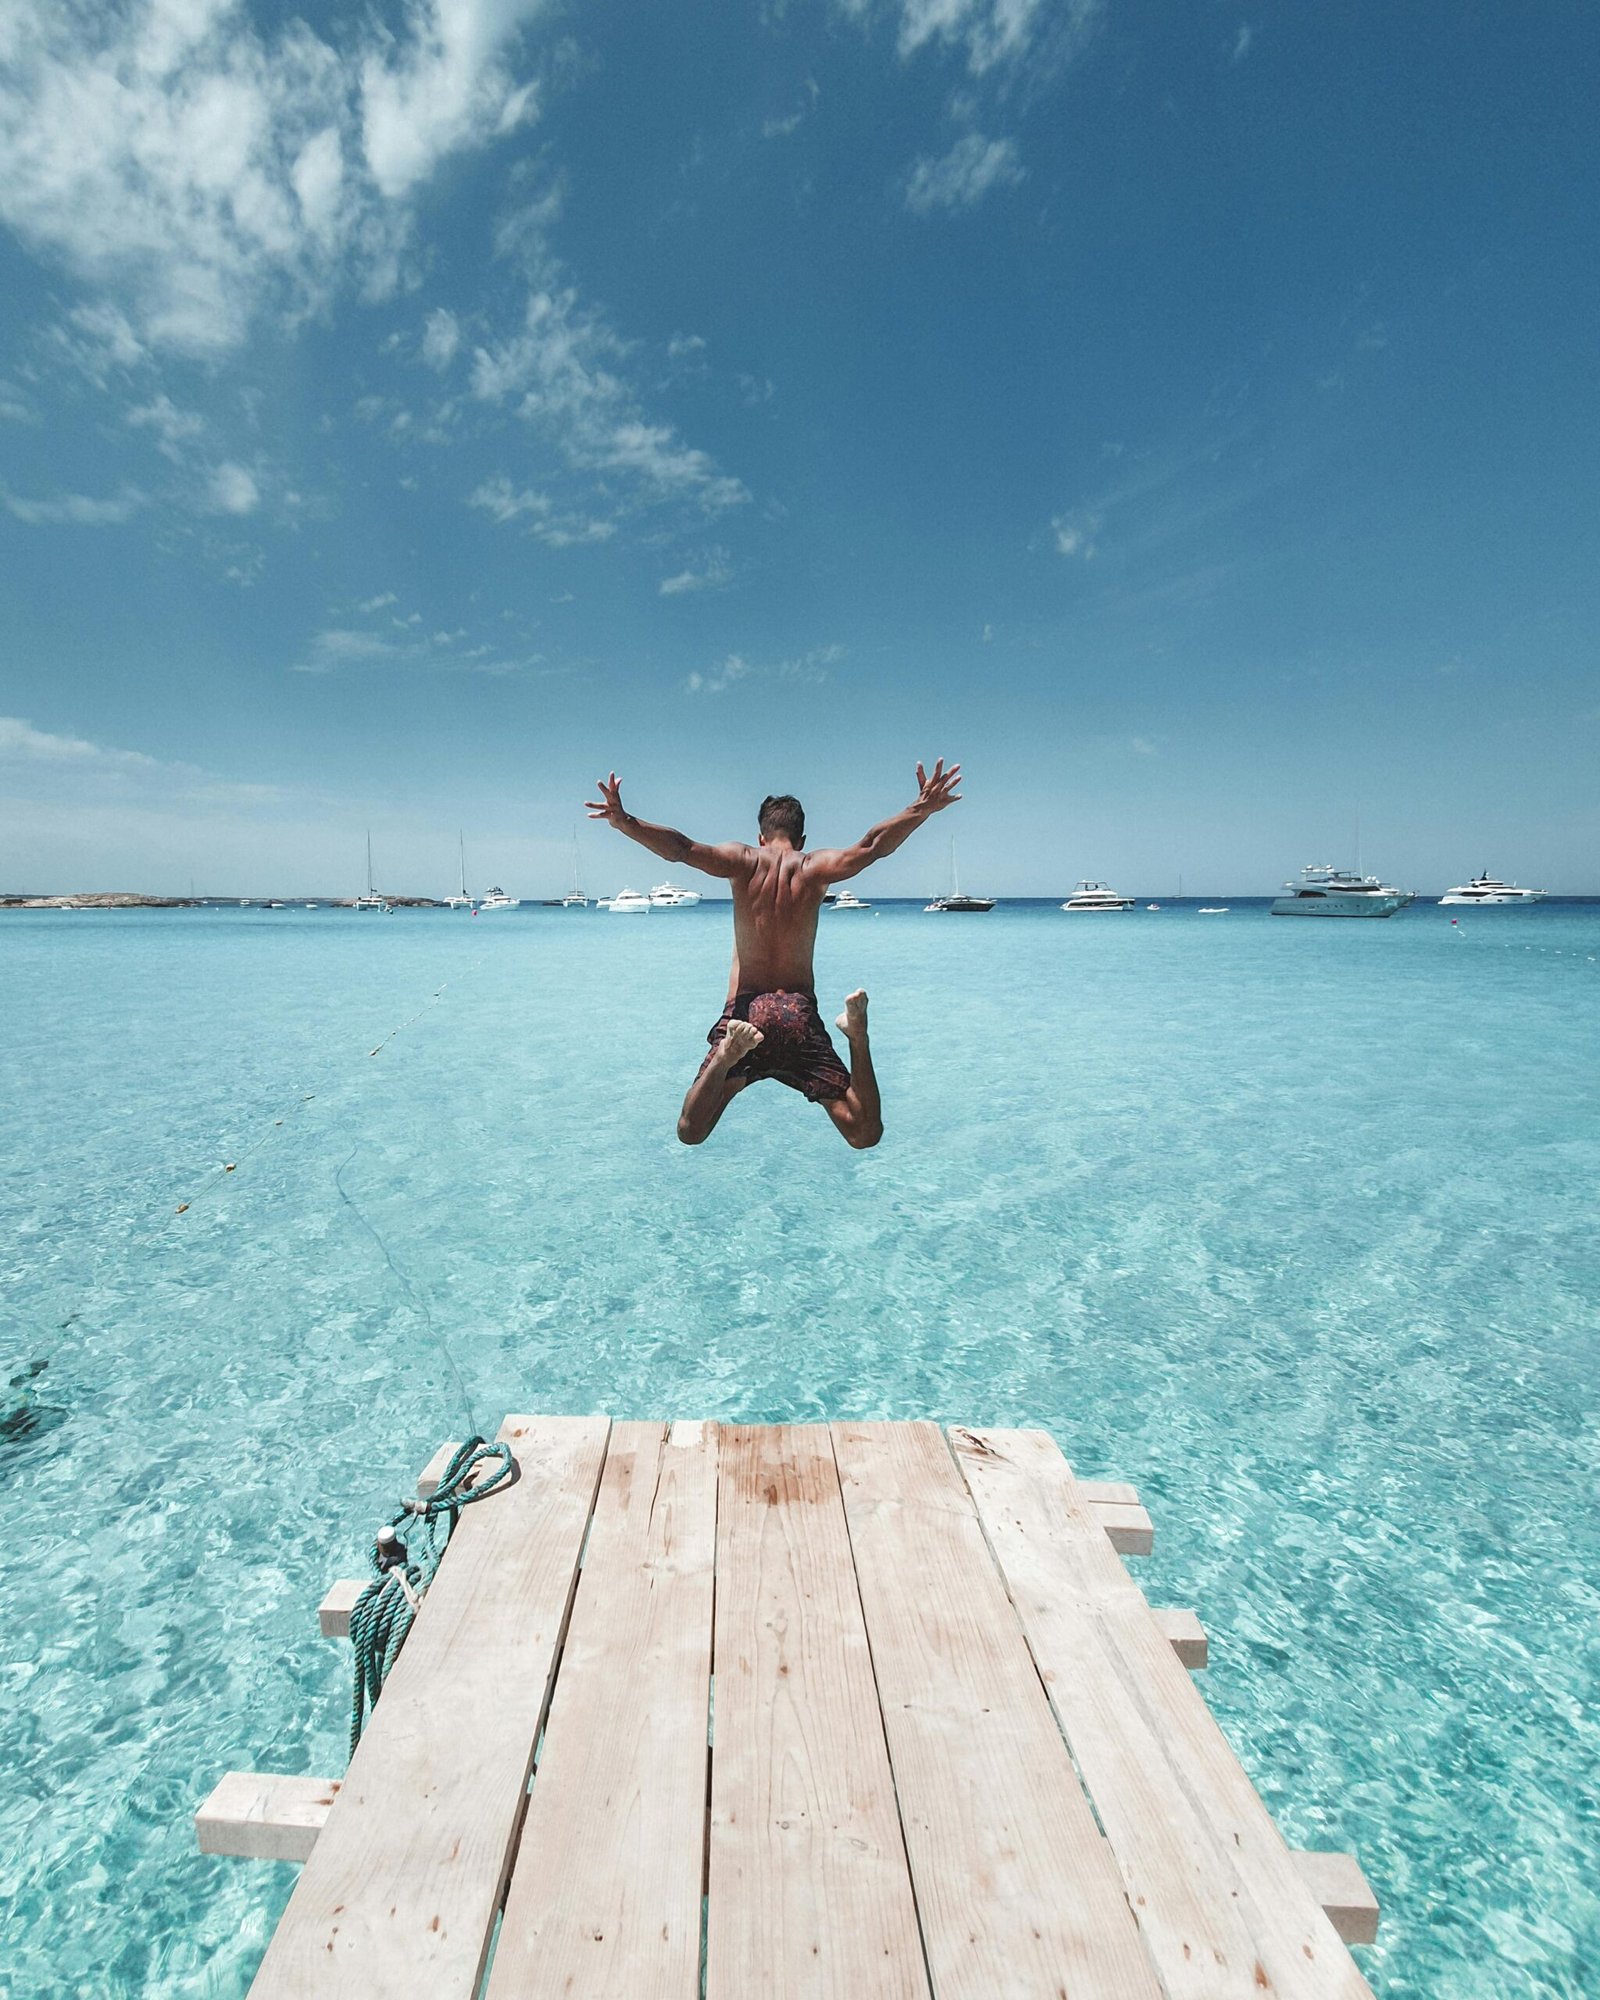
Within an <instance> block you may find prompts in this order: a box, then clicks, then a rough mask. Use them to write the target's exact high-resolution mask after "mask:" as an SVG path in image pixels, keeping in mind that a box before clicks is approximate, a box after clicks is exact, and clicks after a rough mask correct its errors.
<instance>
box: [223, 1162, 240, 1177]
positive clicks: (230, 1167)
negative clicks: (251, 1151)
mask: <svg viewBox="0 0 1600 2000" xmlns="http://www.w3.org/2000/svg"><path fill="white" fill-rule="evenodd" d="M238 1170H239V1163H238V1161H237V1160H230V1161H229V1162H228V1164H227V1165H226V1166H225V1167H224V1168H223V1170H222V1171H223V1172H224V1173H225V1174H233V1173H237V1172H238Z"/></svg>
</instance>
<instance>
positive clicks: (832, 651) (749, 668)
mask: <svg viewBox="0 0 1600 2000" xmlns="http://www.w3.org/2000/svg"><path fill="white" fill-rule="evenodd" d="M843 658H844V648H843V646H840V645H838V644H831V645H827V646H815V647H813V648H812V650H811V651H810V652H809V653H801V654H799V655H798V656H797V657H796V658H794V659H789V660H777V661H774V662H773V663H772V664H771V665H770V666H758V665H756V664H755V663H754V662H752V661H750V660H747V659H745V657H744V656H743V654H741V653H729V654H728V655H727V656H726V658H725V659H724V660H723V661H722V662H721V664H720V665H718V666H715V667H712V668H709V669H708V670H707V671H706V672H705V673H692V674H690V675H689V677H688V679H687V680H686V681H685V682H684V684H683V685H684V691H685V692H686V693H688V694H725V693H726V692H727V690H728V689H729V688H731V687H734V686H736V685H737V684H738V683H739V682H740V681H747V680H785V681H810V682H813V683H819V682H822V681H825V680H827V678H828V669H829V668H830V667H832V666H834V665H835V664H836V663H837V662H838V661H840V660H842V659H843Z"/></svg>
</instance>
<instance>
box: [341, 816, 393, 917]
mask: <svg viewBox="0 0 1600 2000" xmlns="http://www.w3.org/2000/svg"><path fill="white" fill-rule="evenodd" d="M350 907H351V909H353V910H386V909H388V907H389V902H388V898H387V897H385V896H380V895H379V894H378V893H377V891H376V890H375V889H374V888H373V886H372V829H371V828H370V827H369V828H368V829H367V893H366V894H365V895H364V896H357V898H356V899H355V901H354V902H353V903H352V904H351V905H350Z"/></svg>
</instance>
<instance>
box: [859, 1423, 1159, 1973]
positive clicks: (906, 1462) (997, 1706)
mask: <svg viewBox="0 0 1600 2000" xmlns="http://www.w3.org/2000/svg"><path fill="white" fill-rule="evenodd" d="M833 1441H834V1451H835V1455H836V1457H837V1460H838V1466H839V1475H840V1483H841V1487H842V1490H843V1494H844V1505H845V1514H846V1517H847V1519H848V1521H849V1525H850V1540H851V1545H852V1548H853V1551H854V1555H855V1564H856V1575H857V1579H858V1581H859V1584H860V1589H861V1601H862V1606H863V1609H864V1611H865V1615H866V1623H867V1631H868V1634H869V1637H870V1640H871V1645H872V1659H873V1665H874V1668H875V1671H876V1675H877V1683H878V1694H879V1699H880V1702H881V1704H882V1711H883V1718H884V1725H885V1730H886V1733H887V1737H888V1743H889V1755H890V1759H891V1761H892V1764H893V1768H894V1780H895V1787H896V1791H897V1793H898V1796H899V1801H900V1814H901V1820H902V1822H903V1825H904V1828H905V1837H906V1849H907V1853H908V1855H909V1857H910V1862H911V1876H912V1883H913V1886H914V1889H915V1892H916V1897H917V1909H918V1912H919V1915H920V1917H921V1923H922V1936H923V1942H924V1946H925V1948H926V1951H927V1959H928V1969H929V1972H930V1974H931V1977H932V1983H933V1989H934V1992H935V1993H936V1994H937V1996H938V2000H1039V1996H1041V1995H1048V1996H1052V2000H1053V1996H1055V1995H1058V1994H1060V1993H1063V1992H1065V1993H1067V1994H1069V1995H1071V1996H1072V2000H1099V1996H1109V1995H1116V1996H1119V2000H1132V1996H1140V2000H1154V1996H1156V1995H1158V1994H1160V1992H1161V1990H1162V1989H1161V1987H1160V1985H1159V1984H1158V1982H1157V1979H1156V1976H1155V1973H1154V1971H1153V1970H1152V1967H1151V1963H1150V1960H1149V1958H1148V1957H1147V1955H1146V1952H1145V1948H1144V1945H1143V1943H1142V1941H1141V1938H1140V1934H1139V1931H1138V1928H1137V1926H1136V1925H1135V1923H1134V1919H1133V1915H1132V1912H1131V1911H1130V1910H1129V1907H1128V1904H1127V1901H1126V1900H1125V1898H1124V1895H1123V1889H1122V1882H1121V1879H1120V1877H1119V1875H1118V1872H1117V1866H1116V1862H1115V1859H1114V1858H1113V1856H1112V1854H1111V1851H1110V1848H1109V1847H1108V1846H1107V1844H1106V1842H1105V1841H1104V1840H1103V1839H1102V1837H1101V1835H1100V1831H1099V1829H1098V1827H1097V1826H1096V1825H1095V1821H1094V1816H1093V1814H1092V1813H1091V1812H1090V1810H1089V1806H1088V1802H1087V1801H1086V1800H1085V1798H1084V1796H1083V1792H1082V1790H1081V1789H1080V1787H1079V1784H1078V1780H1077V1777H1076V1774H1075V1773H1074V1771H1073V1768H1072V1762H1071V1759H1070V1758H1069V1757H1068V1755H1067V1750H1066V1745H1065V1744H1064V1743H1063V1741H1062V1738H1061V1733H1060V1731H1059V1729H1058V1728H1057V1727H1056V1724H1055V1720H1054V1718H1053V1717H1052V1715H1051V1712H1050V1706H1049V1703H1048V1702H1047V1700H1046V1699H1045V1694H1044V1690H1043V1689H1042V1687H1041V1686H1040V1684H1039V1677H1038V1675H1037V1673H1036V1672H1035V1671H1034V1666H1033V1661H1032V1659H1031V1658H1030V1656H1029V1653H1028V1648H1027V1643H1026V1641H1025V1640H1024V1638H1023V1635H1022V1631H1021V1628H1020V1626H1019V1625H1018V1623H1017V1619H1016V1616H1015V1614H1014V1612H1013V1611H1012V1609H1011V1606H1010V1604H1009V1602H1008V1601H1007V1598H1006V1593H1005V1588H1004V1586H1003V1585H1002V1583H1001V1580H1000V1576H999V1572H998V1571H997V1569H996V1568H995V1564H994V1560H993V1558H992V1557H991V1555H990V1553H989V1550H988V1547H987V1545H986V1544H985V1542H984V1538H983V1532H982V1530H981V1528H980V1527H979V1524H978V1519H977V1516H976V1514H975V1512H974V1510H973V1506H972V1501H971V1498H970V1497H969V1495H968V1493H967V1490H966V1487H965V1485H964V1484H963V1482H962V1478H961V1475H960V1472H959V1471H958V1470H957V1468H956V1465H955V1462H954V1460H953V1459H952V1458H951V1455H950V1452H949V1450H948V1449H947V1447H946V1445H945V1441H944V1438H943V1436H942V1435H941V1433H940V1432H939V1430H938V1427H937V1426H936V1425H934V1424H928V1423H916V1424H835V1425H834V1426H833ZM1097 1539H1098V1540H1099V1541H1100V1543H1101V1546H1102V1547H1103V1548H1105V1552H1106V1556H1107V1558H1108V1560H1111V1559H1113V1558H1112V1557H1111V1551H1110V1549H1109V1548H1108V1547H1106V1545H1105V1542H1104V1538H1103V1537H1097Z"/></svg>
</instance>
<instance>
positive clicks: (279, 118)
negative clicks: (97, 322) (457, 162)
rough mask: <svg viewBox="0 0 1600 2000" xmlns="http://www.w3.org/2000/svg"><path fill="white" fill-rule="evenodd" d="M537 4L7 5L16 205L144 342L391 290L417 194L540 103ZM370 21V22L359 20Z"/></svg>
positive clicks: (4, 196) (8, 176) (206, 341)
mask: <svg viewBox="0 0 1600 2000" xmlns="http://www.w3.org/2000/svg"><path fill="white" fill-rule="evenodd" d="M541 6H542V0H411V4H410V5H408V6H407V8H406V9H405V10H404V14H403V17H402V19H403V26H402V27H401V28H400V29H399V30H398V32H396V31H392V30H390V29H389V28H387V27H381V26H379V25H378V23H377V21H376V18H375V17H374V18H372V19H362V20H361V21H360V24H359V25H358V26H356V27H354V28H351V29H349V30H347V31H346V32H345V33H344V35H343V36H342V37H341V38H340V39H338V40H336V41H335V40H324V39H323V38H322V37H321V36H319V35H318V34H317V33H315V32H314V31H313V30H312V29H311V28H309V27H307V26H306V25H305V23H304V21H302V20H299V19H295V18H292V17H291V18H290V19H289V20H288V22H287V24H286V25H285V26H283V27H282V28H281V29H279V30H278V31H276V32H274V33H268V32H263V31H261V30H259V29H258V28H257V27H256V25H255V24H254V23H253V22H252V20H251V17H250V15H249V13H248V12H247V11H246V9H245V7H244V6H243V5H242V4H239V0H159V3H158V4H128V5H123V6H121V7H116V8H113V7H110V6H108V7H104V8H89V7H80V6H63V5H61V4H60V0H10V3H9V6H8V8H7V15H6V26H5V32H4V54H5V57H6V65H5V69H4V71H3V72H0V220H4V221H5V222H6V223H7V224H9V225H10V227H11V228H13V229H14V230H15V231H16V232H17V233H18V234H19V235H20V236H22V237H23V238H24V240H25V241H27V242H28V243H30V244H32V245H33V246H35V247H36V248H38V249H40V250H42V251H44V252H45V253H46V254H48V255H50V256H52V257H53V258H55V259H56V260H57V261H59V262H60V263H61V264H63V265H65V266H66V267H67V268H68V269H69V270H71V271H72V272H74V273H75V274H76V275H77V276H79V277H80V278H82V279H84V280H85V281H86V282H88V283H89V284H91V285H93V286H95V287H96V288H97V289H98V291H99V292H100V293H101V294H102V297H103V298H104V300H105V301H106V302H107V309H108V310H114V311H116V312H118V313H120V314H122V315H124V325H125V326H126V328H127V338H126V339H125V340H124V342H123V343H122V349H121V353H120V355H119V356H118V357H117V362H118V365H122V366H127V365H129V364H130V362H131V361H132V360H133V359H135V358H136V351H137V350H141V349H143V348H146V347H150V346H154V347H159V348H171V349H176V350H178V351H181V352H185V353H190V354H196V355H214V354H217V353H220V352H222V351H225V350H226V349H228V348H231V347H233V346H236V345H237V344H238V342H239V341H240V340H241V339H242V338H243V336H244V333H245V330H246V328H247V326H248V324H249V322H250V320H251V319H252V317H253V316H254V315H255V313H256V312H257V311H258V310H259V309H260V308H261V306H262V305H263V304H264V303H266V302H268V301H271V300H274V299H276V300H277V301H278V302H280V303H281V304H283V305H285V306H287V307H288V308H289V309H290V310H291V311H300V310H304V309H305V308H306V307H308V306H311V305H315V304H317V303H319V302H320V301H321V300H323V299H325V298H327V297H328V296H330V295H331V294H332V293H333V292H335V291H336V290H338V289H339V288H341V287H342V286H344V285H346V284H348V283H352V282H353V283H355V284H357V285H359V286H360V287H361V288H362V289H363V290H364V291H366V292H368V293H370V294H377V295H382V294H384V293H386V292H388V291H390V290H392V289H393V287H394V285H395V283H396V281H397V278H398V275H399V271H400V266H401V259H402V256H403V254H404V248H405V243H406V239H407V234H408V230H409V226H410V224H409V216H408V213H407V211H406V208H405V207H404V201H405V198H406V197H408V196H409V195H411V194H412V193H413V192H414V190H416V189H417V188H418V187H419V186H420V184H421V183H422V182H424V181H425V180H426V179H427V178H428V177H429V175H430V174H431V173H432V172H433V170H434V169H435V167H436V166H437V165H438V163H439V162H440V161H441V160H442V159H443V158H444V157H445V156H446V155H448V154H451V153H456V152H460V151H463V150H465V149H468V148H475V147H480V146H483V145H485V144H487V143H489V142H490V141H491V140H493V139H494V138H496V137H497V136H499V135H501V134H503V133H505V132H508V131H510V130H511V129H512V128H513V127H514V126H516V125H517V124H519V123H521V122H522V121H523V120H525V119H526V118H528V117H529V116H530V115H531V114H532V112H533V109H534V105H535V97H534V92H533V89H532V86H531V85H530V84H529V83H526V82H519V81H518V80H517V79H516V78H515V77H514V76H513V75H512V73H511V71H510V69H509V67H508V60H509V57H510V54H511V52H512V50H513V48H514V45H515V44H516V42H517V40H518V38H519V37H520V35H521V32H522V30H523V29H524V28H525V26H526V25H527V24H528V23H529V22H530V21H531V20H533V19H534V18H535V16H536V15H537V14H538V13H539V12H540V11H541ZM348 18H356V17H348Z"/></svg>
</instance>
